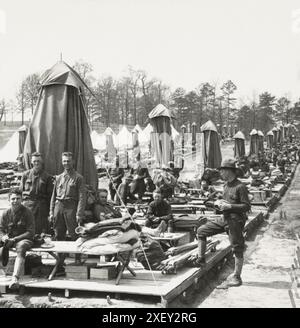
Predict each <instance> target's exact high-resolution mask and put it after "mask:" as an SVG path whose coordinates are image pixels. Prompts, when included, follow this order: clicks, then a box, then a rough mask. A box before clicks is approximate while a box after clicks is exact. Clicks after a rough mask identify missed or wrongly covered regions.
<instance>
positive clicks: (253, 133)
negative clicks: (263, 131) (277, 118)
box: [250, 129, 258, 136]
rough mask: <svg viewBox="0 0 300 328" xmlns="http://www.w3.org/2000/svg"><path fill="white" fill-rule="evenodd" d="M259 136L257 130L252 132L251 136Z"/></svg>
mask: <svg viewBox="0 0 300 328" xmlns="http://www.w3.org/2000/svg"><path fill="white" fill-rule="evenodd" d="M256 134H258V132H257V130H255V129H253V130H252V131H251V132H250V136H254V135H256Z"/></svg>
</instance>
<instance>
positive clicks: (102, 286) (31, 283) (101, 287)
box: [20, 278, 162, 296]
mask: <svg viewBox="0 0 300 328" xmlns="http://www.w3.org/2000/svg"><path fill="white" fill-rule="evenodd" d="M20 284H21V285H23V286H25V287H26V288H45V289H64V290H65V289H69V290H81V291H95V292H104V293H106V292H108V293H124V294H137V295H151V296H162V295H161V290H162V286H161V285H159V284H158V285H156V284H155V283H154V282H152V284H150V285H149V284H145V280H134V281H128V280H126V283H124V280H121V281H120V284H119V285H116V284H115V280H109V281H98V280H88V281H81V280H67V279H62V278H60V279H56V280H51V281H48V280H46V279H32V278H27V279H26V278H25V279H22V281H21V282H20Z"/></svg>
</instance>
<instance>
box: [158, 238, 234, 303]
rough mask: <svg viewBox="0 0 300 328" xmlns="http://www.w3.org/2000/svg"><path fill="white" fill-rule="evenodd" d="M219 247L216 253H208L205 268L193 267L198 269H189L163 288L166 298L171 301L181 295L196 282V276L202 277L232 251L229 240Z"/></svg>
mask: <svg viewBox="0 0 300 328" xmlns="http://www.w3.org/2000/svg"><path fill="white" fill-rule="evenodd" d="M217 248H218V250H217V251H216V252H215V253H211V254H209V255H208V259H207V264H206V266H205V267H204V268H192V269H196V270H195V271H194V272H193V273H192V271H187V272H186V274H183V275H181V276H179V277H178V278H177V279H173V280H172V281H170V283H168V284H166V286H165V287H164V289H163V290H162V294H163V296H164V298H165V299H167V300H168V301H171V300H172V299H174V298H175V297H176V296H178V295H180V294H181V293H182V292H183V291H185V290H186V289H187V288H188V287H189V286H191V285H192V284H193V283H194V280H195V279H196V278H200V277H202V276H203V275H204V274H205V273H206V272H207V271H209V270H210V269H211V268H212V267H214V266H215V265H216V263H218V262H219V261H220V260H221V259H223V258H224V257H225V256H226V255H227V254H228V253H230V251H231V246H230V243H229V241H228V240H223V241H222V242H221V244H219V245H218V247H217Z"/></svg>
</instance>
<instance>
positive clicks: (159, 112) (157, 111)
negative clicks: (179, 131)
mask: <svg viewBox="0 0 300 328" xmlns="http://www.w3.org/2000/svg"><path fill="white" fill-rule="evenodd" d="M159 116H167V117H169V118H175V116H174V113H173V111H172V110H170V109H168V108H167V107H166V106H164V105H162V104H159V105H157V106H156V107H154V108H153V109H152V111H151V112H150V113H149V114H148V117H149V118H150V119H151V118H155V117H159Z"/></svg>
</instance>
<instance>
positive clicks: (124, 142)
mask: <svg viewBox="0 0 300 328" xmlns="http://www.w3.org/2000/svg"><path fill="white" fill-rule="evenodd" d="M115 145H116V146H117V148H119V149H122V148H124V149H125V148H132V134H131V132H129V130H128V129H127V127H126V126H125V125H124V126H123V127H122V128H121V130H120V132H119V133H118V135H117V138H116V144H115Z"/></svg>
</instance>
